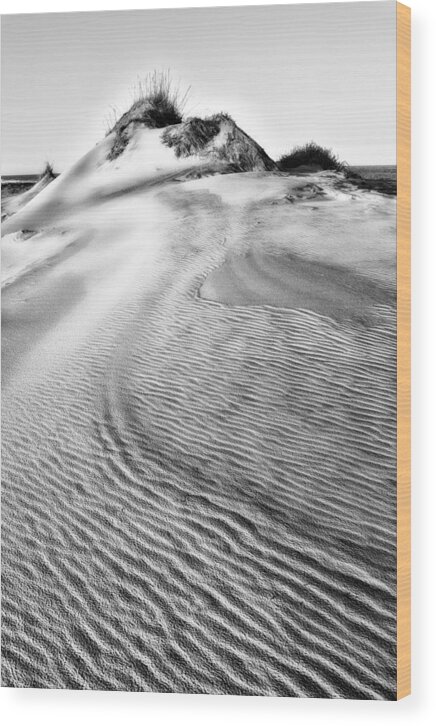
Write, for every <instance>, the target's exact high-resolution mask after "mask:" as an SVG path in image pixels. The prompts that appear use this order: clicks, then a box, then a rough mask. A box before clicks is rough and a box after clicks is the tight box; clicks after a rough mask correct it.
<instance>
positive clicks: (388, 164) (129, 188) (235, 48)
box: [1, 0, 397, 701]
mask: <svg viewBox="0 0 436 726" xmlns="http://www.w3.org/2000/svg"><path fill="white" fill-rule="evenodd" d="M396 44H397V4H396V3H395V2H393V1H392V0H382V1H378V2H339V3H331V4H330V3H322V4H316V3H315V4H313V3H311V4H305V3H301V4H289V5H259V6H251V7H250V6H243V7H237V6H232V7H215V8H212V7H211V8H177V9H154V10H153V9H150V10H120V11H107V12H106V11H101V12H55V13H49V14H45V13H35V14H20V15H18V14H17V15H14V14H12V15H4V16H3V17H2V43H1V53H2V91H1V95H2V139H1V142H2V203H1V219H2V225H1V229H2V239H1V260H2V266H1V285H2V685H3V686H5V687H9V688H17V689H19V688H34V689H74V690H99V691H130V692H132V691H136V692H156V693H181V694H210V695H234V696H282V697H294V698H325V699H359V700H387V701H390V700H396V698H397V151H396V149H397V132H396V120H397V119H396V108H397V107H396V103H397V100H396V99H397V97H396V94H397V76H396V74H397V55H396V53H397V51H396Z"/></svg>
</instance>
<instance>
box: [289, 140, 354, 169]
mask: <svg viewBox="0 0 436 726" xmlns="http://www.w3.org/2000/svg"><path fill="white" fill-rule="evenodd" d="M277 163H278V167H279V169H280V170H281V171H292V170H293V169H297V168H298V167H299V166H314V167H317V168H320V169H322V170H331V171H345V169H346V166H347V165H346V164H345V163H344V162H342V161H340V160H339V158H338V156H337V155H336V154H335V153H333V151H332V150H331V149H326V148H323V147H322V146H320V145H319V144H316V143H315V142H314V141H310V142H309V143H308V144H305V145H304V146H296V147H295V148H294V149H292V151H291V152H290V153H289V154H285V155H284V156H282V157H281V158H280V159H279V161H278V162H277Z"/></svg>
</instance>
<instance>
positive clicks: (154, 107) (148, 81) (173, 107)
mask: <svg viewBox="0 0 436 726" xmlns="http://www.w3.org/2000/svg"><path fill="white" fill-rule="evenodd" d="M188 92H189V89H188V90H187V91H186V93H185V94H184V95H183V96H182V95H181V94H180V89H179V88H178V87H174V86H173V83H172V80H171V76H170V74H169V72H162V73H158V72H157V71H154V72H153V73H151V74H150V75H148V76H147V77H146V78H144V79H143V80H141V81H138V84H137V86H136V88H135V100H134V102H133V104H132V106H131V107H130V108H129V110H128V111H126V113H124V114H123V115H122V116H121V117H120V118H119V119H118V120H117V121H116V123H115V124H114V126H113V127H112V128H110V129H109V131H108V134H111V133H115V139H114V143H113V146H112V149H111V151H110V152H109V159H115V158H116V157H117V156H119V155H120V154H121V153H122V152H123V150H124V149H125V148H126V146H127V144H128V143H129V140H130V138H131V136H132V133H133V131H134V130H135V129H136V128H137V126H146V127H147V128H149V129H161V128H164V127H165V126H171V125H173V124H179V123H181V121H182V112H183V108H184V105H185V103H186V100H187V95H188Z"/></svg>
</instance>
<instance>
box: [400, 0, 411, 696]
mask: <svg viewBox="0 0 436 726" xmlns="http://www.w3.org/2000/svg"><path fill="white" fill-rule="evenodd" d="M410 18H411V11H410V8H409V7H407V6H406V5H403V4H401V3H398V2H397V13H396V19H397V184H398V189H397V700H399V699H400V698H404V697H405V696H407V695H409V694H410V692H411V603H410V594H411V574H410V569H411V568H410V563H411V537H410V488H411V487H410V482H411V475H410V472H411V448H410V437H411V430H410V419H411V406H410V376H411V366H410V355H411V354H410V237H411V235H410V229H411V224H410V218H411V214H410V192H411V170H410V105H411V93H410V88H411V69H410V65H411V60H410V58H411V53H410V47H411V37H410V36H411V31H410V25H411V23H410Z"/></svg>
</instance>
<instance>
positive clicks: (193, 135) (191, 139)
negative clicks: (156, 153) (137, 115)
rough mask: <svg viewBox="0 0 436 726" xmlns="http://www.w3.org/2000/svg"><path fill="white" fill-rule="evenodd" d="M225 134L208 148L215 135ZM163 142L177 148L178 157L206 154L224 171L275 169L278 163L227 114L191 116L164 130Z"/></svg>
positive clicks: (175, 151)
mask: <svg viewBox="0 0 436 726" xmlns="http://www.w3.org/2000/svg"><path fill="white" fill-rule="evenodd" d="M220 132H221V133H222V139H221V140H220V143H217V144H216V145H212V146H211V147H210V148H206V147H207V146H208V144H209V142H210V141H212V139H213V138H215V137H216V136H218V134H219V133H220ZM162 141H163V143H164V144H166V145H167V146H169V147H170V148H172V149H173V150H174V153H175V155H176V156H177V157H186V156H191V155H193V154H200V155H201V154H202V152H205V153H207V156H208V158H209V159H210V160H211V162H213V161H215V162H218V163H219V165H220V169H221V170H222V171H223V170H224V168H226V171H233V172H235V171H253V170H269V171H272V170H275V169H276V168H277V167H276V164H275V163H274V161H273V160H272V159H270V158H269V156H268V155H267V154H266V152H265V151H264V150H263V149H262V148H261V147H260V146H259V144H257V143H256V142H255V141H254V140H253V139H251V138H250V137H249V136H247V134H245V133H244V132H243V131H242V130H241V129H240V128H239V127H238V126H237V125H236V124H235V122H234V121H233V119H232V118H231V117H230V116H229V115H228V114H226V113H218V114H215V115H213V116H209V117H208V118H205V119H201V118H197V117H194V118H189V119H186V121H184V122H183V123H181V124H179V125H177V126H174V127H172V128H168V129H165V131H164V132H163V134H162Z"/></svg>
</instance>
